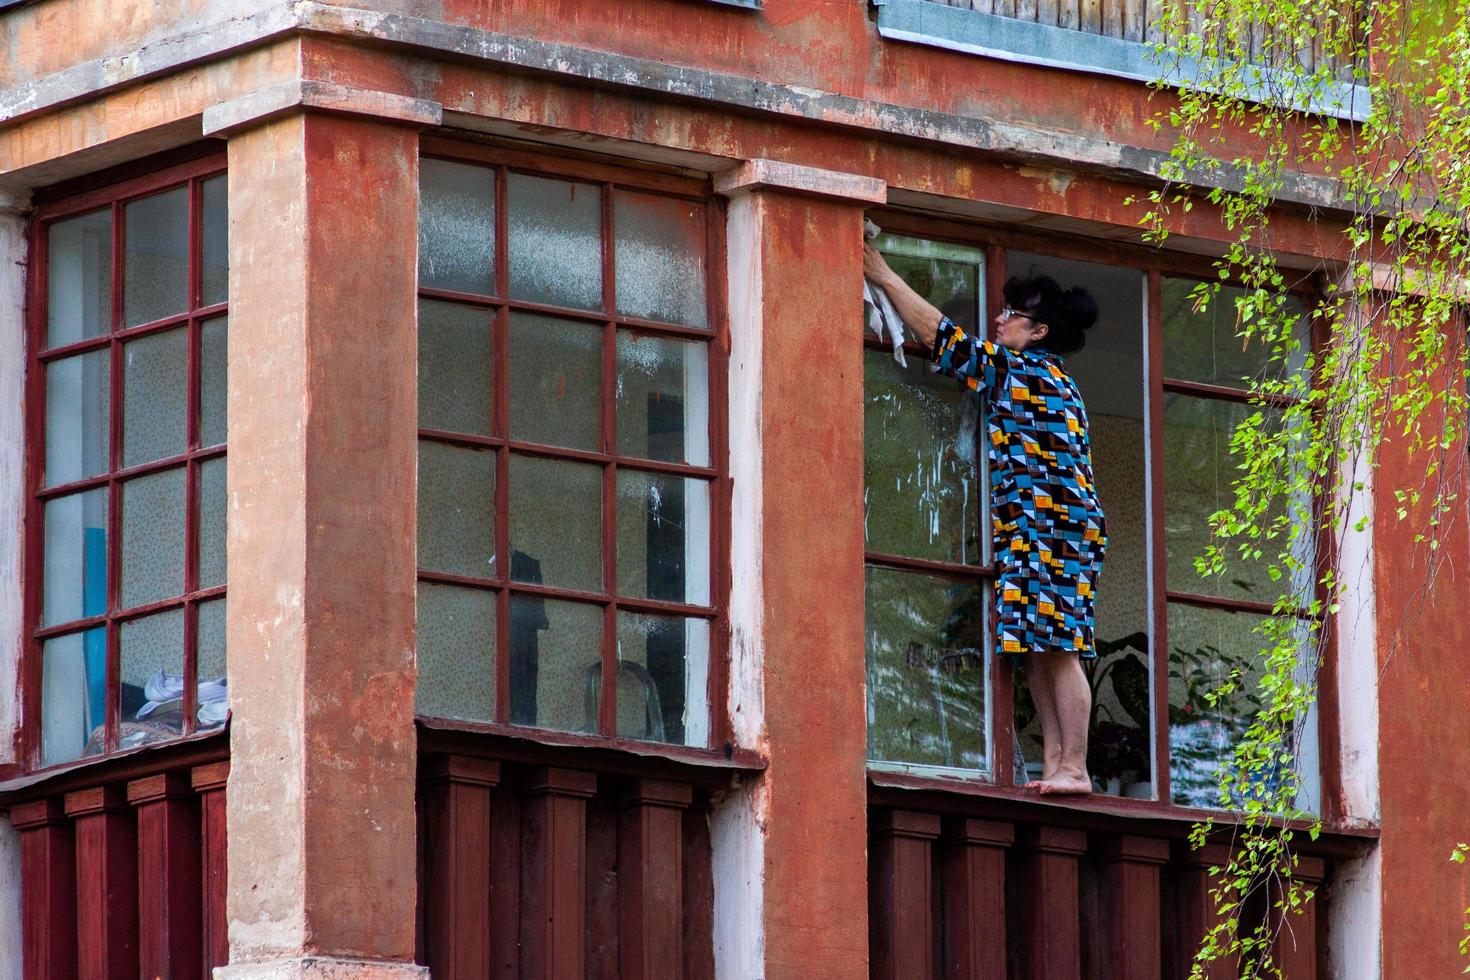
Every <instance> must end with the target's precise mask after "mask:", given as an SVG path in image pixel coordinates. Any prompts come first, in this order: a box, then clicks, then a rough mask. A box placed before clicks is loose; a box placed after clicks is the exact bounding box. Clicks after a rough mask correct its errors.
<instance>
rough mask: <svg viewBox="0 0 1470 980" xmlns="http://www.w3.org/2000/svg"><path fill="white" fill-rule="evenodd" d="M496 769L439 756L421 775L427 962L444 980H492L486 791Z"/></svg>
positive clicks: (487, 764)
mask: <svg viewBox="0 0 1470 980" xmlns="http://www.w3.org/2000/svg"><path fill="white" fill-rule="evenodd" d="M499 782H500V763H498V762H489V761H486V760H483V759H472V758H468V757H465V756H440V757H438V758H435V759H433V760H432V761H431V762H430V763H429V765H428V767H427V772H426V773H425V783H426V789H427V793H426V797H427V799H426V804H425V810H426V812H425V831H426V833H427V834H428V848H427V860H428V873H427V876H426V883H427V886H428V891H427V893H426V894H425V895H424V899H423V900H424V902H425V903H426V906H427V910H428V914H427V916H426V918H425V923H424V943H425V947H426V949H425V955H426V958H427V963H428V966H429V969H430V971H431V972H432V973H433V975H434V976H436V977H443V978H444V980H471V978H473V980H482V978H484V977H488V976H489V975H490V910H491V907H492V903H491V895H490V855H491V853H492V847H491V838H490V828H491V825H492V820H493V816H492V800H491V790H492V788H493V787H494V786H495V785H496V784H498V783H499Z"/></svg>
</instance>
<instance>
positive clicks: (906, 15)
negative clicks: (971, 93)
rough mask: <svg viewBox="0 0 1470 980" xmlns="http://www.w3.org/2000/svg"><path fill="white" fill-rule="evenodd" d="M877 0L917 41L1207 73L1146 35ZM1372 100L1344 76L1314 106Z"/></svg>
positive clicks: (1116, 66)
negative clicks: (1173, 58)
mask: <svg viewBox="0 0 1470 980" xmlns="http://www.w3.org/2000/svg"><path fill="white" fill-rule="evenodd" d="M872 2H873V3H874V5H875V6H877V8H878V33H879V34H880V35H882V36H883V37H885V38H888V39H889V40H893V41H911V42H913V43H915V44H927V45H931V46H933V47H940V48H947V49H949V50H951V51H964V52H967V53H969V54H976V55H980V56H982V57H986V58H997V59H1000V60H1002V61H1013V62H1017V63H1020V64H1027V65H1041V66H1043V67H1047V68H1060V69H1064V70H1067V71H1081V72H1089V73H1092V74H1095V75H1108V76H1112V77H1114V78H1126V79H1130V80H1132V81H1137V82H1145V83H1150V82H1155V81H1158V80H1159V79H1160V77H1161V76H1163V77H1164V78H1165V79H1166V80H1167V81H1168V83H1169V84H1171V85H1177V86H1179V87H1181V88H1189V87H1197V86H1196V85H1195V83H1196V82H1197V80H1198V79H1199V78H1201V77H1202V76H1203V74H1204V72H1203V71H1201V70H1200V66H1199V65H1198V64H1193V65H1191V64H1189V63H1188V62H1185V63H1182V64H1180V65H1179V66H1178V67H1177V68H1173V69H1169V70H1167V71H1163V70H1161V66H1160V64H1159V55H1158V54H1157V52H1156V51H1155V50H1154V48H1153V46H1152V45H1151V44H1146V43H1143V42H1141V41H1125V40H1123V39H1121V38H1115V37H1105V36H1103V35H1100V34H1089V33H1087V32H1085V31H1075V30H1070V29H1068V28H1063V27H1052V26H1051V25H1049V24H1037V23H1029V22H1027V21H1022V20H1016V19H1015V18H1013V17H1003V16H1001V15H999V14H987V13H982V12H980V11H978V10H968V9H966V8H963V7H950V6H947V5H946V4H943V3H935V2H933V0H872ZM1259 71H1260V81H1261V84H1260V85H1258V86H1257V89H1258V91H1259V92H1260V93H1261V96H1262V98H1261V99H1260V101H1267V96H1266V92H1267V90H1268V88H1269V84H1270V81H1271V79H1272V77H1273V76H1274V74H1275V73H1273V72H1272V71H1271V70H1270V69H1267V68H1262V69H1260V70H1259ZM1372 107H1373V99H1372V90H1371V89H1370V88H1369V87H1368V86H1366V85H1353V84H1348V83H1346V82H1343V83H1338V84H1336V85H1334V86H1332V87H1331V89H1329V90H1328V91H1327V92H1326V93H1325V94H1324V97H1323V99H1322V100H1321V102H1320V104H1318V105H1314V106H1311V107H1310V109H1311V111H1313V112H1316V113H1319V114H1321V115H1325V116H1332V117H1335V118H1338V119H1349V120H1352V121H1353V122H1362V121H1364V120H1365V119H1367V118H1368V114H1369V113H1370V112H1371V111H1372Z"/></svg>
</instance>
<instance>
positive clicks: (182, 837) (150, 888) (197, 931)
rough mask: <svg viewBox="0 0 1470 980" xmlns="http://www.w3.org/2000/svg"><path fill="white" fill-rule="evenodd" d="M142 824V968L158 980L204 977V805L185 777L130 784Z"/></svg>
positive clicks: (164, 776) (173, 775) (161, 776)
mask: <svg viewBox="0 0 1470 980" xmlns="http://www.w3.org/2000/svg"><path fill="white" fill-rule="evenodd" d="M128 801H129V802H131V803H132V804H133V806H134V808H135V811H136V815H137V824H138V877H137V889H138V892H137V894H138V965H139V969H140V971H141V972H142V974H143V976H145V977H150V978H157V980H173V978H183V977H190V978H195V977H198V976H199V968H200V965H201V964H202V963H203V956H204V953H203V936H202V928H203V918H202V915H201V911H202V907H201V903H200V901H199V898H200V895H201V894H202V892H201V889H202V888H203V878H202V871H201V868H200V864H201V853H200V846H199V806H198V801H197V800H196V799H195V796H194V790H193V787H192V786H190V784H189V780H188V778H187V777H186V776H185V775H184V774H183V773H173V772H171V773H160V774H158V775H156V776H149V777H147V778H145V779H136V780H134V781H132V782H131V783H129V784H128Z"/></svg>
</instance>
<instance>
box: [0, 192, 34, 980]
mask: <svg viewBox="0 0 1470 980" xmlns="http://www.w3.org/2000/svg"><path fill="white" fill-rule="evenodd" d="M29 203H30V202H29V198H28V197H27V196H25V195H23V194H13V193H8V192H4V191H0V581H3V582H8V583H10V586H9V587H8V588H6V589H0V771H3V770H4V769H5V768H6V767H7V766H8V765H10V764H12V763H15V762H18V761H19V760H18V759H17V757H16V750H17V747H18V739H19V736H20V704H19V700H18V699H19V694H20V658H21V651H22V650H23V649H24V641H23V639H22V635H23V632H24V629H25V625H24V623H23V618H24V616H23V611H22V608H21V599H22V597H23V596H24V594H25V590H24V589H23V588H22V587H21V585H22V582H23V579H22V577H21V576H22V573H23V572H24V568H23V565H24V560H23V557H22V556H23V555H24V553H25V552H24V549H23V548H22V547H21V541H22V534H23V531H24V521H23V517H24V515H25V483H24V481H23V479H22V475H23V474H24V473H25V427H24V423H23V419H24V414H23V410H24V394H25V363H26V358H25V352H26V348H25V333H24V324H25V318H24V311H25V282H26V254H27V251H26V230H27V228H28V226H29V223H28V219H29V211H30V209H29V206H28V205H29ZM20 949H21V934H20V840H19V838H18V837H17V835H16V833H15V831H14V830H13V829H12V828H11V826H10V820H9V818H8V817H5V816H0V980H20V976H21V963H20Z"/></svg>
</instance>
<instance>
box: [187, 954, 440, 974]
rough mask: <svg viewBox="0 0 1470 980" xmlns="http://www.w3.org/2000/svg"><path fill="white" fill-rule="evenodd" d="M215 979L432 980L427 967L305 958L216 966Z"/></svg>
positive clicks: (332, 958) (334, 958)
mask: <svg viewBox="0 0 1470 980" xmlns="http://www.w3.org/2000/svg"><path fill="white" fill-rule="evenodd" d="M214 977H215V980H429V970H428V968H427V967H423V966H415V965H413V964H412V963H384V962H383V961H382V960H356V959H341V958H337V957H329V956H305V957H300V958H297V959H284V960H270V961H269V962H263V963H241V964H231V965H230V966H221V967H216V968H215V971H214Z"/></svg>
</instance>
